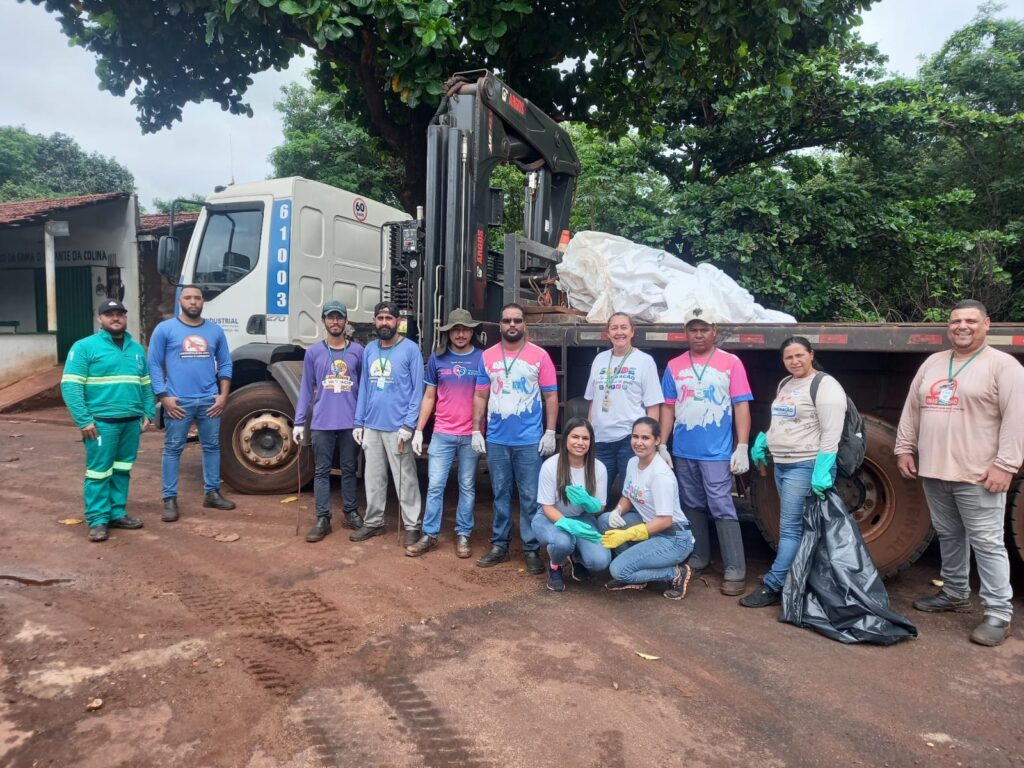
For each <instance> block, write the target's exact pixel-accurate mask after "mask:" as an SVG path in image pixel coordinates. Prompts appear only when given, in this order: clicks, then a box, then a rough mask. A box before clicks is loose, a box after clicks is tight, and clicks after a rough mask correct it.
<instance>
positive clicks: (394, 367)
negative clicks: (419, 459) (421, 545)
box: [349, 301, 423, 547]
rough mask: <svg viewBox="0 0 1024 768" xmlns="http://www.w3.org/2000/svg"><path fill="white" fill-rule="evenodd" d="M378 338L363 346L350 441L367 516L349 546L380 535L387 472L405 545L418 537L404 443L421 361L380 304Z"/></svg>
mask: <svg viewBox="0 0 1024 768" xmlns="http://www.w3.org/2000/svg"><path fill="white" fill-rule="evenodd" d="M373 325H374V328H376V329H377V336H378V338H377V339H375V340H374V341H371V342H370V343H369V344H367V345H366V350H365V352H364V353H363V368H362V371H361V373H360V377H359V402H358V404H357V405H356V417H355V422H354V423H355V428H354V429H353V430H352V436H353V437H354V438H355V441H356V443H358V444H359V445H362V446H363V451H365V452H366V468H365V472H364V474H363V484H364V486H365V488H366V514H365V515H364V516H363V527H362V528H360V529H359V530H358V531H355V532H354V533H352V535H351V536H349V539H351V540H352V541H365V540H366V539H368V538H370V537H371V536H379V535H380V534H382V533H384V504H385V503H386V502H387V496H388V467H390V468H391V476H392V478H393V479H394V482H395V490H396V491H397V492H398V503H399V507H400V509H401V514H402V524H403V525H404V526H405V539H404V541H403V544H404V545H405V546H407V547H411V546H412V545H413V544H415V543H416V541H417V540H418V539H419V538H420V531H419V528H420V484H419V479H418V478H417V476H416V460H415V459H414V458H413V455H412V451H410V450H407V448H408V443H409V441H410V440H412V436H413V434H414V433H415V431H416V417H417V416H418V415H419V410H420V400H421V399H422V397H423V358H421V357H420V350H419V347H417V346H416V344H414V343H413V342H411V341H409V340H408V339H407V338H405V337H404V336H402V335H401V334H399V333H398V307H397V306H396V305H395V304H394V303H392V302H390V301H382V302H380V303H379V304H378V305H377V306H376V307H374V310H373Z"/></svg>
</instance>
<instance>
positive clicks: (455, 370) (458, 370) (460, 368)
mask: <svg viewBox="0 0 1024 768" xmlns="http://www.w3.org/2000/svg"><path fill="white" fill-rule="evenodd" d="M479 373H480V372H479V371H474V370H473V369H472V368H467V367H466V366H465V365H463V364H462V363H455V365H453V366H452V367H451V368H438V369H437V375H438V376H454V377H455V378H457V379H461V378H463V377H465V376H472V377H473V378H476V377H477V376H478V375H479Z"/></svg>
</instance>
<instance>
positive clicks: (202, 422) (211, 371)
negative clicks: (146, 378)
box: [149, 285, 235, 523]
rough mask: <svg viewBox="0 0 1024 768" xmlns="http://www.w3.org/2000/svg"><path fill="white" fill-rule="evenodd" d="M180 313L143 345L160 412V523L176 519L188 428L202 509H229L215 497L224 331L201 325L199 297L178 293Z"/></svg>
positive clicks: (225, 373)
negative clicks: (199, 458) (197, 449)
mask: <svg viewBox="0 0 1024 768" xmlns="http://www.w3.org/2000/svg"><path fill="white" fill-rule="evenodd" d="M178 305H179V306H180V307H181V312H180V314H179V315H178V316H177V317H172V318H170V319H168V320H164V321H163V322H162V323H160V324H159V325H158V326H157V327H156V329H155V330H154V331H153V336H152V337H151V338H150V341H149V375H150V378H151V379H152V381H153V392H154V393H155V394H156V398H157V400H159V401H160V403H161V405H162V406H163V409H164V426H165V430H166V431H165V434H164V457H163V463H162V465H161V474H162V476H163V499H164V511H163V514H162V515H161V516H160V519H161V520H163V521H164V522H165V523H173V522H174V521H175V520H177V519H178V467H179V465H180V462H181V452H182V451H183V450H184V448H185V440H186V438H187V437H188V430H189V427H190V426H192V422H193V421H195V422H196V424H197V425H198V427H199V443H200V445H201V446H202V448H203V490H204V491H205V493H206V496H205V498H204V499H203V506H204V507H212V508H213V509H234V508H235V504H234V502H232V501H228V500H227V499H225V498H224V497H223V496H221V493H220V415H221V414H222V413H223V412H224V405H225V404H226V403H227V400H228V392H230V391H231V353H230V351H229V350H228V340H227V337H226V336H225V335H224V331H223V330H221V327H220V326H219V325H217V324H216V323H210V322H207V321H206V320H204V319H203V316H202V315H203V292H202V291H201V290H200V289H199V287H198V286H195V285H186V286H183V287H182V289H181V295H180V297H179V299H178Z"/></svg>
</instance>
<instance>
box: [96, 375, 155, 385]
mask: <svg viewBox="0 0 1024 768" xmlns="http://www.w3.org/2000/svg"><path fill="white" fill-rule="evenodd" d="M146 378H148V377H146ZM142 379H143V377H142V376H90V377H88V378H86V379H83V383H84V384H85V385H86V386H87V387H90V386H107V385H109V384H138V385H139V386H140V387H141V386H142V385H143V383H144V382H143V380H142Z"/></svg>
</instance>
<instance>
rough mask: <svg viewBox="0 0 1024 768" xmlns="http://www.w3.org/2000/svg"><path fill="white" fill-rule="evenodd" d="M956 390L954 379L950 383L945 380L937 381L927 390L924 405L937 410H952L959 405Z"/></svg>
mask: <svg viewBox="0 0 1024 768" xmlns="http://www.w3.org/2000/svg"><path fill="white" fill-rule="evenodd" d="M956 388H957V383H956V379H953V381H952V382H950V380H949V379H946V378H943V379H939V380H938V381H936V382H934V383H933V384H932V385H931V387H930V388H929V390H928V394H927V395H926V396H925V398H924V404H925V405H931V406H936V407H939V408H952V407H954V406H957V405H960V398H959V397H957V394H956Z"/></svg>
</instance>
